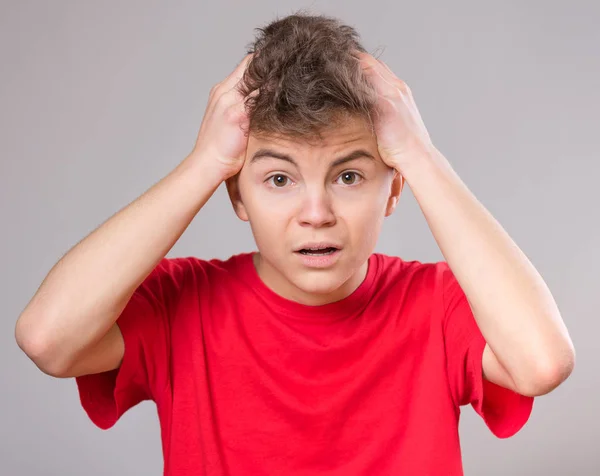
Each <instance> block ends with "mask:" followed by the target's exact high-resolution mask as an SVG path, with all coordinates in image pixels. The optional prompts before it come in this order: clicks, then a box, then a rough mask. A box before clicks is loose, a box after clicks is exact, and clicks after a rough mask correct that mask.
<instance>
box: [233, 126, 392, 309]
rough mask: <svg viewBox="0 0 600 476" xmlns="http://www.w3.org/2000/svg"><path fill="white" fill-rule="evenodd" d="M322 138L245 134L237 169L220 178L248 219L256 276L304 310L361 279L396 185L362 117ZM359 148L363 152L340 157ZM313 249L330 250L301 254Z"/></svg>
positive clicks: (346, 292)
mask: <svg viewBox="0 0 600 476" xmlns="http://www.w3.org/2000/svg"><path fill="white" fill-rule="evenodd" d="M323 136H324V140H323V142H320V143H318V144H309V143H307V142H305V141H301V140H298V139H291V138H286V137H269V138H265V137H259V136H255V135H252V134H250V136H249V138H248V148H247V153H246V160H245V163H244V166H243V168H242V170H241V171H240V173H239V174H238V175H237V176H236V177H233V178H231V179H229V180H228V181H227V188H228V191H229V194H230V198H231V200H232V203H233V206H234V209H235V211H236V213H237V215H238V217H239V218H241V219H242V220H245V221H249V222H250V226H251V228H252V233H253V235H254V239H255V241H256V244H257V247H258V250H259V253H258V254H257V255H256V260H255V266H256V268H257V271H258V274H259V276H261V278H262V280H263V281H264V282H265V284H266V285H267V286H269V287H270V288H271V289H273V290H274V291H275V292H277V293H278V294H280V295H282V296H283V297H286V298H288V299H292V300H294V301H298V302H302V303H304V304H308V305H320V304H325V303H328V302H334V301H337V300H340V299H342V298H344V297H345V296H347V295H349V294H350V293H352V292H353V291H354V290H355V289H356V288H357V287H358V285H359V284H360V283H361V282H362V280H363V279H364V277H365V274H366V271H367V260H368V257H369V256H370V255H371V253H372V252H373V250H374V248H375V245H376V242H377V239H378V236H379V232H380V230H381V226H382V224H383V219H384V217H386V216H388V215H390V214H391V213H392V212H393V210H394V208H395V206H396V204H397V201H398V198H399V196H400V193H401V189H402V185H403V180H402V178H401V176H400V175H399V174H397V173H396V171H394V170H393V169H390V168H389V167H388V166H387V165H385V164H384V162H383V161H382V160H381V158H380V156H379V153H378V151H377V140H376V137H375V136H374V135H372V133H371V131H370V130H369V129H368V127H367V125H366V122H365V121H364V120H362V119H359V118H352V119H350V120H348V122H347V123H345V124H344V125H342V126H339V127H338V128H336V129H335V130H331V131H327V132H325V133H324V134H323ZM358 150H360V151H363V152H364V154H361V153H356V154H353V155H354V156H355V158H351V159H350V160H344V161H342V160H341V159H343V158H345V157H347V156H349V155H350V154H351V153H353V152H355V151H358ZM276 155H279V156H280V157H276ZM282 156H287V157H288V159H287V160H286V159H285V158H281V157H282ZM369 156H370V157H369ZM315 246H326V247H330V246H332V247H335V248H336V249H335V251H334V250H331V249H329V250H324V251H317V250H306V249H305V248H309V247H311V248H312V247H315ZM301 249H304V250H302V251H300V250H301Z"/></svg>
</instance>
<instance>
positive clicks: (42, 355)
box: [15, 319, 68, 378]
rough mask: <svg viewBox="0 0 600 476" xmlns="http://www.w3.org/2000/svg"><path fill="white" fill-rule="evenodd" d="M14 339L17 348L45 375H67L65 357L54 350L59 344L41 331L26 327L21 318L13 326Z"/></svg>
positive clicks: (59, 376) (58, 376) (63, 376)
mask: <svg viewBox="0 0 600 476" xmlns="http://www.w3.org/2000/svg"><path fill="white" fill-rule="evenodd" d="M15 340H16V342H17V345H18V346H19V348H20V349H21V350H22V351H23V352H24V353H25V354H26V355H27V357H29V359H30V360H31V361H32V362H33V363H34V364H35V365H36V367H37V368H38V369H39V370H41V371H42V372H43V373H45V374H46V375H49V376H51V377H56V378H65V377H66V376H67V375H68V365H67V364H66V359H64V358H62V357H61V356H60V354H59V353H58V352H57V351H56V349H57V348H58V347H59V346H57V345H56V344H54V343H53V342H52V339H50V338H49V337H48V336H46V335H44V334H43V333H41V332H34V331H32V330H31V329H27V325H26V324H24V321H21V319H19V320H18V321H17V324H16V326H15Z"/></svg>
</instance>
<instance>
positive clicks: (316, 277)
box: [290, 271, 346, 296]
mask: <svg viewBox="0 0 600 476" xmlns="http://www.w3.org/2000/svg"><path fill="white" fill-rule="evenodd" d="M302 274H303V275H302V276H296V277H295V279H294V277H291V278H292V279H290V281H291V282H292V283H293V284H294V285H295V286H296V287H297V288H298V289H300V290H302V291H303V292H305V293H310V294H317V295H321V296H327V295H329V294H333V293H335V292H336V291H337V290H338V289H339V288H340V287H341V286H342V285H343V284H344V283H345V282H346V279H344V276H342V275H341V274H340V272H339V271H337V272H335V271H318V272H308V273H307V272H304V273H302Z"/></svg>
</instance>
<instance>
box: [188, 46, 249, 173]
mask: <svg viewBox="0 0 600 476" xmlns="http://www.w3.org/2000/svg"><path fill="white" fill-rule="evenodd" d="M252 56H253V54H248V55H246V56H245V57H244V59H243V60H242V61H241V62H240V64H238V66H237V67H236V68H235V70H234V71H233V72H232V73H231V74H230V75H229V76H228V77H227V78H225V79H224V80H223V81H221V82H220V83H217V84H215V85H214V86H213V87H212V89H211V90H210V94H209V97H208V105H207V106H206V111H205V113H204V118H203V120H202V125H201V126H200V131H199V133H198V138H197V140H196V144H195V146H194V149H193V151H192V152H191V153H190V156H189V157H188V158H189V159H190V160H192V161H196V160H201V161H203V162H204V164H203V166H210V167H212V166H214V167H216V170H214V171H213V172H216V174H217V175H218V177H219V179H221V180H226V179H227V178H229V177H231V176H233V175H235V174H236V173H238V172H239V171H240V170H241V168H242V166H243V164H244V159H245V156H246V148H247V146H248V137H247V135H246V134H247V132H248V125H249V118H248V115H247V114H246V110H245V107H244V99H245V98H243V97H242V95H241V94H240V93H239V92H238V90H237V87H236V86H237V85H238V83H239V81H240V80H241V79H242V76H243V74H244V71H245V69H246V67H247V65H248V63H249V62H250V60H251V59H252ZM257 92H258V91H253V92H252V93H250V95H249V96H252V95H254V94H256V93H257ZM207 161H208V163H207Z"/></svg>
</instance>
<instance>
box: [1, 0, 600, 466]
mask: <svg viewBox="0 0 600 476" xmlns="http://www.w3.org/2000/svg"><path fill="white" fill-rule="evenodd" d="M300 8H307V9H310V10H311V12H313V13H325V14H328V15H332V16H336V17H338V18H340V19H341V20H342V21H344V22H345V23H348V24H350V25H352V26H354V27H355V28H357V30H358V31H359V33H360V34H361V36H362V39H363V42H364V45H365V46H366V48H367V49H368V50H369V52H370V53H376V55H380V57H381V59H383V60H384V61H385V62H386V63H387V64H388V65H389V66H390V68H391V69H392V70H393V71H394V73H396V75H398V76H399V77H400V78H402V79H404V80H405V81H406V82H407V84H408V85H409V86H410V87H411V89H412V90H413V93H414V97H415V101H416V103H417V106H418V107H419V110H420V111H421V114H422V117H423V120H424V121H425V124H426V126H427V128H428V130H429V132H430V134H431V137H432V139H433V142H434V144H435V145H436V146H437V148H438V149H439V150H440V151H441V152H442V153H443V154H444V155H445V156H446V157H447V158H448V160H449V161H450V162H451V164H452V165H453V167H454V168H455V170H456V171H457V172H458V174H459V175H460V176H461V178H462V179H463V181H464V182H465V183H466V184H467V186H468V187H469V188H470V189H471V191H473V193H474V194H475V195H476V196H477V198H478V199H479V200H480V201H481V202H482V203H483V204H484V205H485V206H486V207H487V208H488V210H490V211H491V212H492V214H493V215H494V216H495V217H496V218H497V219H498V220H499V221H500V223H501V224H502V226H503V227H504V228H505V229H506V230H507V231H508V232H509V234H510V235H511V236H512V238H513V239H514V240H515V241H516V243H517V244H518V245H519V246H520V247H521V249H522V250H523V251H524V252H525V253H526V254H527V256H528V257H529V259H530V260H531V261H532V262H533V264H534V265H535V266H536V268H537V269H538V270H539V272H540V273H541V274H542V276H543V277H544V279H545V280H546V282H547V283H548V285H549V287H550V289H551V290H552V292H553V294H554V297H555V299H556V301H557V303H558V305H559V308H560V310H561V313H562V316H563V318H564V320H565V322H566V324H567V326H568V328H569V330H570V333H571V336H572V338H573V341H574V344H575V347H576V351H577V363H576V367H575V370H574V372H573V374H572V375H571V377H570V378H569V379H568V380H567V381H566V382H565V383H564V384H563V386H562V387H559V388H558V389H557V390H555V391H554V392H553V393H551V394H549V395H547V396H544V397H541V398H538V399H537V400H536V402H535V405H534V409H533V413H532V416H531V418H530V420H529V422H528V423H527V425H526V426H525V427H524V428H523V429H522V430H521V431H520V432H519V433H518V434H517V435H516V436H514V437H513V438H510V439H506V440H500V439H497V438H495V437H494V436H493V435H492V434H491V432H489V431H488V429H487V428H486V427H485V425H484V423H483V420H481V419H480V417H479V416H477V415H476V414H475V412H474V411H473V409H472V408H471V407H464V408H463V412H462V418H461V425H460V434H461V438H462V448H463V457H464V466H465V473H466V474H467V475H502V476H504V475H565V474H569V475H598V474H600V448H599V443H598V441H600V418H599V416H598V415H599V410H598V404H599V403H600V399H599V398H598V393H599V390H600V362H599V360H600V359H598V355H597V353H598V344H597V343H598V338H599V337H598V336H599V334H600V322H599V317H600V313H599V305H598V303H599V301H598V295H599V285H600V278H599V277H598V270H599V269H600V251H599V250H600V223H599V213H598V208H599V207H600V192H599V190H598V177H599V176H600V161H599V157H598V151H599V150H600V133H599V132H598V129H599V126H600V120H599V119H598V111H599V110H600V92H599V90H600V28H598V23H599V21H600V7H599V6H598V4H597V3H596V2H594V1H593V0H588V1H587V2H586V1H584V0H572V1H569V2H559V1H556V0H555V1H553V2H549V1H542V0H539V1H527V0H525V1H523V0H512V1H506V0H505V1H502V2H500V1H495V2H490V1H481V0H471V1H466V0H461V1H454V2H447V1H444V0H438V1H428V2H416V1H412V2H402V1H393V2H392V1H383V0H373V1H369V2H362V1H337V2H333V1H330V2H326V1H314V2H312V3H308V2H304V3H303V2H288V3H285V2H282V1H281V0H271V1H258V2H243V1H241V0H238V1H231V0H230V1H227V0H223V1H221V2H211V3H209V2H206V1H201V0H196V1H172V2H157V1H148V0H144V1H142V0H135V1H133V0H129V1H118V2H117V1H108V2H82V1H74V0H73V1H55V2H44V1H38V2H34V1H16V0H14V1H12V2H11V1H3V2H2V4H1V8H0V40H1V41H0V59H1V63H0V64H1V68H2V74H1V75H0V84H1V88H0V104H1V107H0V126H1V127H0V144H1V146H2V156H1V163H0V199H1V200H0V213H1V215H0V224H1V227H2V233H0V240H1V241H0V243H1V244H2V250H3V260H2V261H3V262H2V271H3V272H2V273H1V275H0V280H1V284H2V285H1V287H0V289H1V293H2V294H1V296H0V297H1V302H2V318H1V320H0V325H1V328H0V382H2V391H1V392H0V422H1V423H0V467H1V469H0V473H1V474H2V475H6V476H12V475H61V476H68V475H89V476H95V475H98V476H99V475H107V474H123V475H125V474H126V475H144V476H152V475H154V476H158V475H160V474H162V468H163V461H162V453H161V447H160V434H159V431H160V429H159V424H158V420H157V416H156V410H155V406H154V404H153V403H151V402H144V403H142V404H140V405H138V406H137V407H135V408H133V409H131V410H130V411H129V412H128V413H127V414H126V415H125V416H124V417H123V418H122V420H121V421H119V422H118V423H117V424H116V426H115V427H113V428H112V429H110V430H108V431H102V430H100V429H98V428H96V427H95V426H94V425H93V424H92V423H91V421H90V420H88V418H87V416H86V415H85V413H84V411H83V409H82V408H81V406H80V404H79V397H78V393H77V389H76V385H75V381H74V380H73V379H66V380H60V379H54V378H51V377H48V376H46V375H44V374H43V373H41V372H40V371H39V370H38V369H37V368H36V367H35V366H34V364H33V363H32V362H31V361H29V359H28V358H27V357H26V356H25V354H23V353H22V352H21V351H20V350H19V348H18V347H17V345H16V342H15V340H14V325H15V321H16V319H17V318H18V316H19V314H20V312H21V311H22V310H23V309H24V307H25V306H26V305H27V303H28V302H29V299H30V298H31V297H32V296H33V294H34V292H35V291H36V290H37V287H38V286H39V284H41V281H42V280H43V278H44V277H45V276H46V274H47V273H48V271H49V270H50V268H51V267H52V265H53V264H54V263H56V261H58V259H60V257H61V256H62V255H63V254H64V253H65V252H67V251H68V250H69V249H70V248H71V247H72V246H73V245H75V244H76V243H77V242H78V241H79V240H80V239H82V238H83V237H84V236H85V235H87V234H88V233H89V232H91V231H92V230H93V229H94V228H95V227H97V226H98V225H99V224H100V223H101V222H103V221H104V220H106V219H107V218H108V217H109V216H110V215H112V214H113V213H115V212H116V211H117V210H119V209H121V208H122V207H124V206H125V205H126V204H128V203H129V202H131V201H132V200H133V199H135V198H136V197H137V196H139V195H140V194H142V193H143V192H144V191H145V190H147V189H148V188H149V187H150V186H151V185H153V184H154V183H156V182H157V181H158V180H160V179H161V178H162V177H164V176H165V175H166V174H167V173H169V172H170V171H171V170H172V169H173V168H174V167H175V166H176V165H177V164H178V163H179V162H180V161H181V160H182V159H183V158H184V157H185V155H186V154H187V153H188V152H189V151H190V150H191V148H192V146H193V144H194V142H195V139H196V135H197V133H198V130H199V127H200V123H201V121H202V117H203V114H204V109H205V106H206V102H207V98H208V92H209V90H210V88H211V86H212V85H213V84H215V83H216V82H218V81H221V80H222V79H223V78H224V77H226V76H227V75H228V74H229V73H230V72H231V71H232V70H233V68H234V67H235V65H236V64H237V63H238V62H239V61H240V60H241V58H242V57H243V55H244V52H245V46H246V45H247V44H248V43H249V42H250V41H251V40H252V39H253V37H254V28H256V27H259V26H262V25H264V24H266V23H268V22H270V21H272V20H274V19H275V17H276V16H280V17H283V16H286V15H288V14H290V13H294V12H295V11H296V10H298V9H300ZM156 226H157V227H158V226H161V224H160V223H157V224H156ZM252 249H254V242H253V239H252V235H251V232H250V228H249V226H248V224H246V223H243V222H241V221H239V220H238V219H237V218H236V216H235V215H234V212H233V210H232V208H231V205H230V203H229V200H228V197H227V194H226V191H225V188H224V187H223V186H222V187H221V188H219V190H218V191H217V192H216V194H215V196H214V197H213V198H212V199H211V200H210V201H209V202H208V204H207V205H206V206H205V208H204V209H203V210H201V212H200V213H199V214H198V216H197V217H196V218H195V219H194V221H193V222H192V224H191V225H190V227H189V228H188V229H187V231H186V232H185V233H184V235H183V236H182V237H181V239H180V240H179V241H178V242H177V244H176V245H175V247H174V248H173V249H172V250H171V251H170V252H169V254H168V255H167V256H169V257H174V256H188V255H195V256H198V257H200V258H213V257H214V258H227V257H229V256H231V255H232V254H236V253H239V252H243V251H249V250H252ZM376 251H379V252H383V253H388V254H394V255H399V256H401V257H403V258H405V259H409V260H410V259H417V260H420V261H437V260H441V259H443V257H442V255H441V253H440V251H439V249H438V247H437V244H436V243H435V240H434V239H433V236H432V235H431V232H430V230H429V228H428V226H427V223H426V221H425V219H424V217H423V215H422V213H421V210H420V209H419V207H418V204H417V202H416V200H415V199H414V196H413V195H412V192H411V190H410V187H405V189H404V193H403V195H402V198H401V201H400V204H399V207H398V209H397V210H396V212H395V213H394V215H392V216H391V217H390V218H388V219H386V222H385V225H384V229H383V232H382V235H381V238H380V240H379V243H378V246H377V249H376ZM506 298H507V299H510V296H506Z"/></svg>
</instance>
